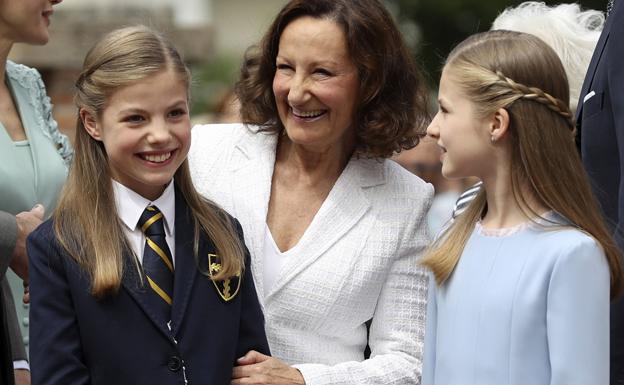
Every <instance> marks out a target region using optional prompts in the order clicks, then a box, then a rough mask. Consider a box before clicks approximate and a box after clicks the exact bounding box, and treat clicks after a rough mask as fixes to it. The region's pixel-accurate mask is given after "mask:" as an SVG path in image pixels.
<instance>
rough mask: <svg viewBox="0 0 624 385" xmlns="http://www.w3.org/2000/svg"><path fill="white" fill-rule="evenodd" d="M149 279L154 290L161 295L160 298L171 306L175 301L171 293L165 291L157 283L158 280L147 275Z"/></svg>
mask: <svg viewBox="0 0 624 385" xmlns="http://www.w3.org/2000/svg"><path fill="white" fill-rule="evenodd" d="M147 280H148V281H149V284H150V286H151V287H152V290H154V291H155V292H156V294H158V295H159V296H160V298H162V299H163V300H164V301H165V302H167V303H168V304H169V306H171V304H172V303H173V301H172V300H171V297H169V295H168V294H167V293H165V291H164V290H163V289H161V288H160V286H158V285H157V284H156V282H154V281H152V279H151V278H150V277H147Z"/></svg>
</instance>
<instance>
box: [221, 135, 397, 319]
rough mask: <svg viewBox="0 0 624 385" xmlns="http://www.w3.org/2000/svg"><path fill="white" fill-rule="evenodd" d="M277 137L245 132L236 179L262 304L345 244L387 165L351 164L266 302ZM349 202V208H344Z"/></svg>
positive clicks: (236, 157) (234, 198) (236, 209)
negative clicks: (267, 226)
mask: <svg viewBox="0 0 624 385" xmlns="http://www.w3.org/2000/svg"><path fill="white" fill-rule="evenodd" d="M277 139H278V136H277V135H275V134H266V133H256V132H254V129H253V128H248V129H245V133H243V134H242V135H241V137H240V139H239V141H238V142H237V143H236V145H235V150H234V151H235V153H234V158H233V159H232V164H233V168H232V170H231V171H232V172H234V173H235V176H233V177H232V178H231V180H232V181H233V183H235V184H236V186H233V187H234V188H232V190H231V191H232V192H233V196H232V201H233V206H234V212H235V213H236V214H237V216H238V218H239V219H241V223H242V226H243V231H244V233H245V234H246V237H245V238H246V240H247V242H248V245H247V246H248V247H249V251H250V254H251V265H252V274H253V277H254V282H255V283H256V289H257V291H258V297H259V298H260V299H261V301H260V303H261V305H262V306H263V307H264V303H265V301H266V300H268V299H270V297H271V296H273V295H274V294H275V293H276V292H277V291H279V290H280V289H282V288H283V287H284V286H285V285H286V284H287V283H288V282H289V281H291V280H292V279H293V278H294V277H295V276H296V275H297V274H299V273H300V272H301V271H302V270H304V269H305V268H306V267H308V266H310V264H312V263H313V262H314V261H315V260H317V259H318V258H319V257H320V256H321V255H323V253H325V252H326V251H327V249H328V248H329V247H331V246H332V245H333V244H334V243H335V242H336V241H338V240H339V239H340V238H342V237H343V236H344V235H345V234H346V233H347V232H348V231H349V230H350V229H351V228H352V227H353V226H355V224H356V223H357V222H358V221H359V220H360V218H361V217H362V216H363V215H364V214H365V213H366V212H367V211H368V210H369V209H370V202H369V200H368V198H367V195H366V191H365V190H366V189H367V188H370V187H374V186H377V185H382V184H384V183H385V182H386V180H385V174H384V162H383V161H378V160H373V159H356V158H352V159H350V161H349V162H348V164H347V166H346V167H345V169H344V171H343V172H342V174H341V175H340V177H339V178H338V180H337V181H336V184H335V185H334V187H333V188H332V190H331V191H330V193H329V195H328V197H327V198H326V199H325V201H324V202H323V204H322V205H321V208H320V209H319V211H318V212H317V213H316V215H315V217H314V219H313V220H312V223H311V224H310V226H309V227H308V228H307V229H306V231H305V233H304V235H303V236H302V238H301V239H300V240H299V243H298V246H297V247H298V250H299V252H300V255H299V256H298V258H296V260H294V259H293V261H292V262H291V263H289V264H287V265H286V266H284V269H283V270H282V272H281V274H280V277H279V278H278V281H277V282H276V284H275V287H274V288H273V289H272V290H271V292H270V293H268V295H267V296H266V298H265V296H264V293H265V290H264V282H263V281H264V280H263V276H264V275H263V248H264V239H265V238H264V235H265V234H264V231H265V226H264V224H265V223H266V217H267V212H268V204H269V198H270V193H271V182H272V177H273V170H274V165H275V153H276V148H277ZM345 202H348V204H345Z"/></svg>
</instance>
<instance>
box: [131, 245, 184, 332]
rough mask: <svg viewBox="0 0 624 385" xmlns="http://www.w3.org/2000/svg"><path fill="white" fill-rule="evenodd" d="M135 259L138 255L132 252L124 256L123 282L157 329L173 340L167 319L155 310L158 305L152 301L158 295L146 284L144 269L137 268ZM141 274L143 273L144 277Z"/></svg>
mask: <svg viewBox="0 0 624 385" xmlns="http://www.w3.org/2000/svg"><path fill="white" fill-rule="evenodd" d="M135 259H136V257H135V256H134V255H132V254H130V253H127V254H126V255H125V256H124V272H123V277H122V281H121V284H122V286H123V287H124V289H125V290H126V291H127V292H128V294H130V297H132V299H134V301H135V302H136V303H137V305H139V307H140V308H141V310H143V312H144V313H145V315H146V316H147V318H148V319H149V320H150V321H152V323H153V324H154V326H155V327H156V329H158V330H160V331H161V332H162V333H163V334H164V335H165V337H167V338H168V339H169V340H171V341H172V342H173V340H172V337H171V336H172V335H171V333H170V332H169V330H168V328H167V321H166V320H164V319H162V317H161V316H160V315H159V314H158V312H156V311H155V310H154V309H156V307H155V305H154V303H153V302H152V301H154V300H155V298H156V296H155V295H153V294H152V293H151V292H150V290H151V289H150V288H149V287H148V285H147V284H146V282H147V278H146V277H145V275H143V272H142V270H139V269H138V268H137V264H136V263H135ZM141 275H143V278H142V279H141ZM142 282H143V284H142Z"/></svg>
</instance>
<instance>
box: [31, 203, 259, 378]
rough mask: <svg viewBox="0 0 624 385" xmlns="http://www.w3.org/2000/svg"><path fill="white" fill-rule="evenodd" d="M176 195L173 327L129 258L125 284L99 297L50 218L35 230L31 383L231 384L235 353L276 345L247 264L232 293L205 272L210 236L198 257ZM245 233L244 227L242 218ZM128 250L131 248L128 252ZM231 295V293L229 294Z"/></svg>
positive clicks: (184, 209) (183, 207)
mask: <svg viewBox="0 0 624 385" xmlns="http://www.w3.org/2000/svg"><path fill="white" fill-rule="evenodd" d="M178 196H180V194H176V218H175V226H176V232H175V234H176V246H175V247H176V253H175V258H176V268H175V276H174V294H173V306H172V314H171V331H170V330H169V329H168V328H167V326H166V323H165V321H164V320H162V319H158V316H157V314H156V312H153V311H152V307H151V306H150V301H151V300H152V299H151V298H152V297H149V296H148V295H152V294H151V293H149V292H148V290H149V289H148V288H146V287H145V286H142V285H141V284H140V277H139V272H138V271H137V269H136V267H135V266H134V263H133V262H132V260H131V258H134V257H128V258H126V262H125V266H124V275H123V279H122V287H121V288H120V289H119V292H118V293H117V294H115V295H112V296H109V297H107V298H105V299H102V300H98V299H95V298H94V297H93V296H92V295H91V294H90V293H89V287H90V282H89V278H88V275H87V274H86V273H85V272H84V270H82V269H81V268H80V267H79V266H78V265H77V264H76V262H75V261H74V260H73V259H72V258H71V257H70V256H69V255H68V254H67V253H65V251H64V250H63V249H62V248H61V247H60V245H59V244H58V241H57V239H56V237H55V236H54V231H53V222H52V221H53V219H52V220H48V221H47V222H45V223H43V224H42V225H41V226H40V227H39V228H38V229H37V230H36V231H34V232H33V233H32V234H31V235H30V237H29V238H28V243H27V247H28V255H29V257H30V302H31V305H30V367H31V376H32V384H33V385H56V384H58V385H61V384H62V385H78V384H92V385H100V384H102V385H110V384H115V385H124V384H128V385H135V384H184V383H185V377H186V379H187V380H188V383H189V384H193V385H194V384H210V385H221V384H224V385H225V384H229V383H230V379H231V375H232V368H233V366H234V363H235V360H236V359H237V358H238V357H241V356H243V355H244V354H245V353H247V351H249V350H251V349H254V350H257V351H259V352H262V353H264V354H270V353H269V346H268V343H267V340H266V336H265V332H264V318H263V315H262V311H261V309H260V305H259V303H258V298H257V296H256V290H255V287H254V283H253V280H252V276H251V271H250V268H249V266H250V263H249V253H248V252H247V250H246V249H245V252H246V257H245V259H246V261H245V266H246V267H247V268H246V269H245V271H244V274H243V275H242V279H241V280H240V287H239V290H238V292H236V291H235V290H234V289H235V287H233V286H234V285H230V286H232V287H231V288H230V293H236V295H235V296H234V297H233V298H231V299H230V300H229V301H226V300H224V299H223V294H224V291H223V289H224V287H223V285H220V289H219V290H218V289H217V286H216V285H215V283H214V282H213V281H211V280H210V279H209V278H208V277H207V276H206V275H204V274H202V273H200V271H199V269H198V264H199V267H200V268H201V269H202V271H207V268H208V263H209V262H208V258H209V257H208V255H209V254H210V255H214V254H215V249H214V245H213V244H212V242H211V241H210V240H209V239H208V238H207V237H206V236H205V235H204V234H202V236H201V237H200V243H199V258H198V263H197V262H196V260H195V258H194V256H193V230H192V229H193V226H192V222H191V218H190V214H189V210H188V208H187V206H186V203H185V202H184V200H183V199H181V198H180V199H178ZM236 226H237V230H238V233H239V234H238V235H239V237H240V239H241V240H242V239H243V234H242V230H241V228H240V225H239V224H238V222H236ZM128 255H130V254H128ZM226 298H227V297H226Z"/></svg>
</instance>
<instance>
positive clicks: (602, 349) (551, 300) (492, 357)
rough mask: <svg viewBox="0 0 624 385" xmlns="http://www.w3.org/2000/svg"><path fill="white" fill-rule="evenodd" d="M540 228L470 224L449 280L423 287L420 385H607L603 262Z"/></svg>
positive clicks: (591, 245)
mask: <svg viewBox="0 0 624 385" xmlns="http://www.w3.org/2000/svg"><path fill="white" fill-rule="evenodd" d="M559 219H561V218H560V217H559ZM547 226H549V227H550V229H549V230H548V229H546V228H544V227H540V226H538V225H536V224H531V225H528V226H524V227H520V228H517V229H515V231H511V232H510V233H507V234H491V233H490V234H488V233H487V232H486V230H484V229H482V228H481V227H480V226H479V225H477V228H476V230H475V231H474V233H473V234H472V236H471V238H470V239H469V241H468V243H467V245H466V248H465V250H464V253H463V254H462V257H461V259H460V261H459V263H458V265H457V267H456V269H455V271H454V272H453V274H452V275H451V277H450V278H449V280H448V281H447V282H446V283H445V284H444V285H443V286H442V287H436V285H435V282H434V280H433V279H431V280H430V281H431V282H430V286H429V287H430V292H429V303H428V309H427V310H428V312H427V329H426V334H425V357H424V368H423V380H422V384H423V385H433V384H435V385H472V384H475V385H477V384H478V385H607V384H608V383H609V290H610V274H609V268H608V265H607V261H606V258H605V256H604V253H603V251H602V249H601V248H600V247H599V246H598V244H597V243H596V242H595V240H594V239H593V238H591V237H589V236H588V235H586V234H585V233H583V232H581V231H579V230H575V229H571V228H565V229H562V228H559V229H556V228H555V227H554V226H552V225H547Z"/></svg>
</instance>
